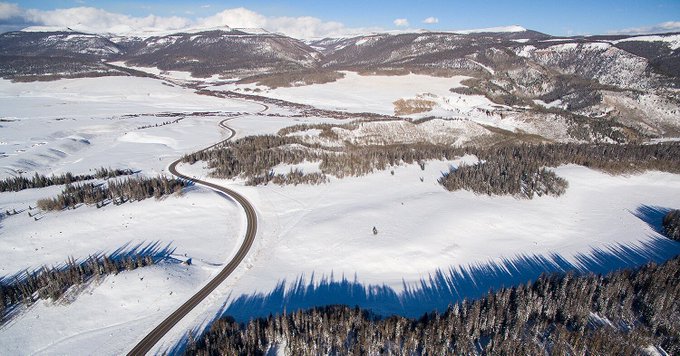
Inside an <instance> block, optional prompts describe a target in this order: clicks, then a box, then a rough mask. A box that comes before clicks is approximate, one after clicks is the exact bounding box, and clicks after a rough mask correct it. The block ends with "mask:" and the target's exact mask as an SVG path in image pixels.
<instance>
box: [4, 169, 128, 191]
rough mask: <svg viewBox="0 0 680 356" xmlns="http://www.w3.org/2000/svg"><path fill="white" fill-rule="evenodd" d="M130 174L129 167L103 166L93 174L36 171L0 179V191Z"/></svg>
mask: <svg viewBox="0 0 680 356" xmlns="http://www.w3.org/2000/svg"><path fill="white" fill-rule="evenodd" d="M132 174H134V172H133V171H132V170H130V169H111V168H104V167H101V168H98V169H96V170H95V172H94V174H81V175H73V174H72V173H70V172H67V173H64V174H60V175H52V176H49V177H47V176H44V175H41V174H38V173H37V172H36V173H35V175H33V176H32V177H31V178H28V177H24V176H22V175H19V176H18V177H10V178H5V179H3V180H0V192H18V191H21V190H24V189H31V188H44V187H49V186H52V185H60V184H71V183H75V182H81V181H86V180H92V179H107V178H115V177H119V176H127V175H132Z"/></svg>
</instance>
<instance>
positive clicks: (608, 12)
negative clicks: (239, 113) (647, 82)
mask: <svg viewBox="0 0 680 356" xmlns="http://www.w3.org/2000/svg"><path fill="white" fill-rule="evenodd" d="M467 14H483V15H482V16H468V15H467ZM678 14H680V2H674V1H668V0H657V1H653V2H645V3H640V2H638V1H634V0H626V1H616V2H615V1H609V0H608V1H604V2H598V3H596V4H592V3H587V2H581V1H579V2H576V3H570V4H563V3H560V2H555V1H553V2H548V3H545V2H542V3H540V4H533V2H532V1H528V0H523V1H516V2H513V4H507V3H504V2H501V1H499V0H496V1H488V2H485V3H474V4H472V3H462V2H461V3H458V2H446V1H430V2H427V3H426V4H418V6H414V4H413V3H412V2H406V1H396V2H392V3H390V4H389V6H385V5H384V4H382V3H377V2H369V3H359V2H358V1H355V0H350V1H349V2H345V3H343V4H342V5H338V4H333V3H326V2H317V1H312V0H304V1H297V2H286V3H271V2H266V1H252V2H249V3H247V4H243V3H239V2H236V1H222V2H215V1H205V2H201V3H200V4H195V5H186V4H185V3H182V2H179V1H175V0H172V1H166V2H163V3H161V2H160V1H145V2H142V3H133V2H118V3H115V4H112V3H108V2H104V1H86V0H75V1H69V0H60V1H53V2H45V1H21V2H18V3H9V2H0V33H4V32H9V31H16V30H22V29H24V28H27V27H32V26H46V27H55V28H67V27H69V28H72V29H73V30H75V31H79V32H88V33H112V34H132V33H140V32H181V31H182V30H186V29H191V28H216V27H231V28H263V29H265V30H267V31H269V32H275V33H282V34H285V35H287V36H291V37H295V38H302V39H311V38H322V37H341V36H351V35H361V34H366V33H375V32H399V31H405V32H410V31H419V30H425V31H432V32H455V31H466V30H476V29H488V28H499V27H511V26H521V27H523V28H525V29H528V30H534V31H538V32H542V33H546V34H549V35H553V36H587V35H633V34H650V33H669V32H680V21H679V20H680V19H679V16H678Z"/></svg>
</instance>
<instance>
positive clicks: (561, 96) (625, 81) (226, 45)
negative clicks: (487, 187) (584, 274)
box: [0, 26, 680, 141]
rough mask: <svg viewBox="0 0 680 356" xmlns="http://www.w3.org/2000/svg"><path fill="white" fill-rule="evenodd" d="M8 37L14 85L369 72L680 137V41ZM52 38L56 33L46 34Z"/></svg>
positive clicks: (531, 114) (605, 129)
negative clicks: (413, 76) (459, 79)
mask: <svg viewBox="0 0 680 356" xmlns="http://www.w3.org/2000/svg"><path fill="white" fill-rule="evenodd" d="M48 30H49V29H34V30H33V31H30V32H29V31H20V32H10V33H5V34H1V35H0V76H2V77H3V78H11V79H14V80H36V79H42V80H44V79H55V78H62V77H77V76H103V75H143V74H142V73H141V72H136V71H133V70H130V69H126V68H123V67H119V66H113V65H110V64H108V63H110V62H114V61H124V62H126V63H127V65H129V66H139V67H157V68H158V69H160V70H165V71H170V70H176V71H187V72H190V73H191V74H192V75H193V76H194V77H196V78H206V77H210V76H213V75H218V76H220V77H222V78H227V79H229V78H239V79H241V80H242V81H243V82H258V83H260V84H263V85H268V86H270V87H278V86H291V85H304V84H312V83H326V82H331V81H334V80H337V79H339V78H342V74H341V73H339V71H344V70H350V71H357V72H360V73H361V74H365V75H372V74H373V75H375V74H382V75H402V74H407V73H419V74H427V75H433V76H446V77H448V76H453V75H465V76H469V77H470V78H469V79H467V80H465V81H464V82H463V84H464V85H465V87H464V88H456V89H452V91H453V92H454V93H456V94H459V95H473V94H476V95H483V96H485V97H487V98H488V99H489V100H491V101H492V102H494V103H495V104H497V105H499V107H500V108H502V107H504V108H512V109H513V110H515V111H518V112H521V115H520V116H522V117H523V120H526V121H528V122H533V123H538V122H543V121H545V117H546V115H552V117H554V118H555V120H557V121H561V122H564V123H565V124H564V127H568V130H569V136H570V137H573V138H576V139H579V140H596V139H600V138H604V139H606V140H610V141H611V140H614V141H628V140H638V139H641V138H643V137H659V136H673V135H675V136H677V135H680V123H679V122H678V119H677V117H678V115H679V113H680V93H679V92H678V89H679V88H680V34H678V33H671V34H658V35H640V36H621V35H617V36H577V37H555V36H551V35H548V34H544V33H540V32H536V31H532V30H526V29H524V28H521V27H517V26H512V27H508V28H495V29H485V30H476V31H455V32H428V31H417V32H394V33H375V34H368V35H362V36H354V37H347V38H326V39H321V40H314V41H308V42H307V43H305V42H303V41H300V40H298V39H294V38H291V37H287V36H284V35H281V34H274V33H269V32H267V31H264V30H260V29H248V30H246V29H232V28H219V29H210V30H204V29H194V30H190V31H184V32H182V33H173V34H146V35H145V36H113V35H95V34H86V33H81V32H76V31H72V30H70V29H60V30H57V31H48ZM44 31H48V32H44Z"/></svg>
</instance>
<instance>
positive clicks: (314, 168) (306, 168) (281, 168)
mask: <svg viewBox="0 0 680 356" xmlns="http://www.w3.org/2000/svg"><path fill="white" fill-rule="evenodd" d="M319 163H321V161H316V162H309V161H307V160H305V161H304V162H302V163H298V164H279V165H277V166H275V167H274V168H272V171H273V172H274V174H287V173H289V172H292V171H294V170H296V169H299V170H301V171H302V172H303V173H304V174H310V173H317V172H321V169H320V168H319Z"/></svg>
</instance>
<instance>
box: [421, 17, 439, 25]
mask: <svg viewBox="0 0 680 356" xmlns="http://www.w3.org/2000/svg"><path fill="white" fill-rule="evenodd" d="M423 23H427V24H434V23H439V19H438V18H436V17H434V16H430V17H428V18H426V19H425V20H423Z"/></svg>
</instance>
